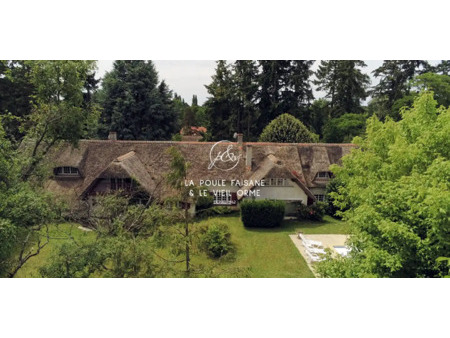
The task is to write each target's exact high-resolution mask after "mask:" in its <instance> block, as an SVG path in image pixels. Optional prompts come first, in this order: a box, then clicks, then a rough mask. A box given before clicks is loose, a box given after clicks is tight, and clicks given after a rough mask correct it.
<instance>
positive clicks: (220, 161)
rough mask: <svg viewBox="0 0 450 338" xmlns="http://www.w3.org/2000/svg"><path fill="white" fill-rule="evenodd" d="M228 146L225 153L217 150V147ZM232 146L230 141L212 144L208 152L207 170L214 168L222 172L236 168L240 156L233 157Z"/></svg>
mask: <svg viewBox="0 0 450 338" xmlns="http://www.w3.org/2000/svg"><path fill="white" fill-rule="evenodd" d="M227 143H229V144H228V146H227V147H226V150H225V151H220V150H218V149H219V148H220V147H219V145H224V144H227ZM233 148H234V147H233V144H231V142H230V141H219V142H216V143H214V144H213V146H212V147H211V150H210V151H209V160H210V163H209V166H208V169H209V170H211V169H212V168H216V169H219V170H223V171H229V170H233V169H234V168H236V166H237V165H238V164H239V160H240V159H241V156H242V154H239V155H237V156H236V155H235V153H234V152H233Z"/></svg>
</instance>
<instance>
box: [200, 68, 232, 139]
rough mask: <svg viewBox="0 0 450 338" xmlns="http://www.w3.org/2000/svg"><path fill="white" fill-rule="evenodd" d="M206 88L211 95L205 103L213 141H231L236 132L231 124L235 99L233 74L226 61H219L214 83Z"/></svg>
mask: <svg viewBox="0 0 450 338" xmlns="http://www.w3.org/2000/svg"><path fill="white" fill-rule="evenodd" d="M205 87H206V89H207V90H208V93H209V94H210V95H211V96H210V97H209V98H208V99H207V101H206V103H205V106H206V107H207V114H208V117H209V129H210V130H209V132H210V133H211V135H212V138H213V140H225V139H231V137H232V136H233V133H234V132H235V131H236V130H235V129H234V128H233V126H232V124H231V121H232V107H233V102H232V101H233V100H234V97H233V83H232V73H231V70H230V66H229V65H228V64H227V62H226V61H224V60H220V61H217V66H216V72H215V74H214V75H213V76H212V82H211V84H209V85H206V86H205Z"/></svg>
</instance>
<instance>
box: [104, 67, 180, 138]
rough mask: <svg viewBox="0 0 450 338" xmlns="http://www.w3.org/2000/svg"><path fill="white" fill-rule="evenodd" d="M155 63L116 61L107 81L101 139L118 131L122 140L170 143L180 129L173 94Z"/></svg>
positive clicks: (106, 78) (106, 77) (105, 84)
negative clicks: (157, 70) (156, 68)
mask: <svg viewBox="0 0 450 338" xmlns="http://www.w3.org/2000/svg"><path fill="white" fill-rule="evenodd" d="M158 82H159V81H158V73H157V72H156V70H155V67H154V65H153V62H152V61H115V62H114V67H113V70H112V71H111V72H109V73H107V74H106V75H105V77H104V79H103V84H102V87H103V88H102V91H103V93H102V94H101V100H100V101H101V103H102V106H103V115H102V121H101V122H102V128H101V130H100V134H101V136H103V137H105V136H106V135H107V134H108V132H109V131H116V132H117V135H118V137H119V139H125V140H167V139H170V137H171V135H172V134H173V133H174V131H175V129H176V127H177V116H176V111H175V109H174V107H173V104H172V103H171V100H172V93H171V91H170V90H169V88H168V87H167V85H166V84H165V82H164V81H162V82H161V83H160V84H159V85H158Z"/></svg>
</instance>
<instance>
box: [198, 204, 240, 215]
mask: <svg viewBox="0 0 450 338" xmlns="http://www.w3.org/2000/svg"><path fill="white" fill-rule="evenodd" d="M235 212H237V211H236V210H235V209H232V208H230V207H227V206H224V205H216V206H213V207H211V208H208V209H203V210H200V211H199V212H198V213H197V216H198V217H201V218H204V217H213V216H220V215H229V214H232V213H235Z"/></svg>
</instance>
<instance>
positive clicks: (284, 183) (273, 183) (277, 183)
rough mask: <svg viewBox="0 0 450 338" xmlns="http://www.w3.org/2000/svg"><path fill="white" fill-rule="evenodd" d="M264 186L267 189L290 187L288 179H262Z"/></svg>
mask: <svg viewBox="0 0 450 338" xmlns="http://www.w3.org/2000/svg"><path fill="white" fill-rule="evenodd" d="M264 182H265V186H268V187H290V186H291V184H290V183H289V179H287V178H269V179H264Z"/></svg>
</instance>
